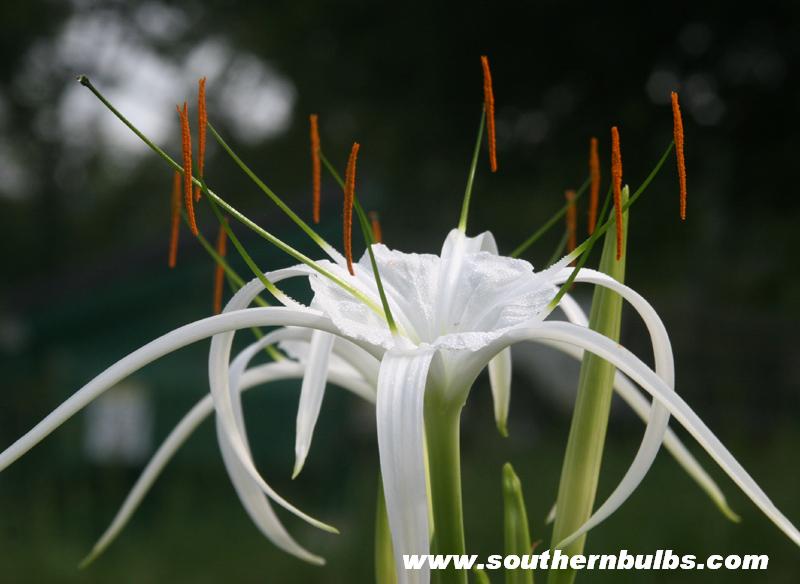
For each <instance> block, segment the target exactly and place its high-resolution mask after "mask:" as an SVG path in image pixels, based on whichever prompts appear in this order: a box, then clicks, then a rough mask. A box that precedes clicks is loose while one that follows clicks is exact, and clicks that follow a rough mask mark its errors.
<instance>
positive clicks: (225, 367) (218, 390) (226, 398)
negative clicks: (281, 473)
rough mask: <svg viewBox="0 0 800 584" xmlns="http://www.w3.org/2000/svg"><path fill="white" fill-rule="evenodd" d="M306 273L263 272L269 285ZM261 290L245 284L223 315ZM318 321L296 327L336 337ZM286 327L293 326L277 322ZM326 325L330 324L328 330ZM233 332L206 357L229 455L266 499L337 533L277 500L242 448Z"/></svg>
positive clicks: (217, 339)
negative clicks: (234, 394) (233, 388)
mask: <svg viewBox="0 0 800 584" xmlns="http://www.w3.org/2000/svg"><path fill="white" fill-rule="evenodd" d="M307 275H308V271H307V270H302V269H299V268H289V269H286V270H277V271H275V272H270V273H267V274H266V276H267V279H268V280H270V281H272V282H279V281H281V280H282V279H284V278H290V277H295V276H307ZM261 290H263V284H262V283H261V281H260V279H255V280H252V281H251V282H249V283H248V284H247V285H246V286H244V287H242V288H241V289H240V290H239V291H237V292H236V294H234V295H233V297H232V298H231V299H230V300H229V301H228V304H227V305H226V306H225V309H224V311H223V314H225V313H228V312H232V313H233V314H236V313H237V312H245V313H251V312H254V311H256V310H258V309H254V308H247V306H249V305H250V303H251V302H252V301H253V299H254V298H255V297H256V295H258V293H259V292H261ZM307 311H308V312H310V313H312V314H317V312H316V311H315V310H312V309H307ZM318 318H323V319H324V321H325V325H324V326H307V325H303V324H300V325H298V326H306V328H315V329H319V330H325V331H326V332H329V333H332V334H340V332H339V329H338V328H336V327H335V326H334V325H333V323H332V322H331V321H330V320H329V319H328V318H327V317H322V315H320V316H319V317H318ZM280 324H287V325H289V326H291V325H293V324H294V323H280ZM328 325H330V326H329V327H328ZM234 334H235V329H234V330H228V331H224V332H220V333H218V334H216V335H214V336H213V338H212V339H211V348H210V350H209V354H208V379H209V386H210V390H211V398H212V400H213V401H214V409H215V410H216V412H217V423H218V424H219V426H220V430H221V431H222V432H224V433H225V435H226V439H227V444H228V445H229V446H230V448H231V451H232V453H233V454H234V455H235V456H236V457H237V458H238V459H239V462H241V465H242V467H243V468H244V470H245V471H246V472H247V474H248V475H250V478H251V479H252V480H253V481H254V482H255V483H256V484H257V485H258V486H259V488H260V489H261V490H262V491H263V492H264V494H266V495H267V496H268V497H270V498H271V499H272V500H273V501H274V502H275V503H277V504H278V505H280V506H281V507H283V508H284V509H286V510H287V511H290V512H291V513H293V514H294V515H296V516H297V517H299V518H301V519H303V520H304V521H306V522H307V523H309V524H310V525H313V526H314V527H317V528H319V529H322V530H323V531H328V532H330V533H338V531H337V530H336V528H334V527H332V526H330V525H327V524H326V523H323V522H322V521H319V520H318V519H315V518H313V517H311V516H309V515H308V514H306V513H304V512H303V511H301V510H300V509H298V508H297V507H295V506H294V505H292V504H291V503H289V502H288V501H286V500H285V499H284V498H283V497H281V496H280V495H279V494H278V493H277V492H275V490H274V489H273V488H272V487H270V485H269V484H268V483H267V482H266V481H265V480H264V478H263V477H262V476H261V474H260V473H259V472H258V470H257V469H256V467H255V463H254V462H253V459H252V456H251V455H250V453H249V451H248V448H247V446H246V441H245V437H244V436H243V432H242V431H241V429H240V428H239V425H238V424H237V414H236V405H235V404H234V401H233V400H232V398H231V392H230V390H229V377H228V376H229V366H230V363H229V359H230V354H231V347H232V345H233V338H234ZM360 346H361V348H362V349H364V350H366V351H367V352H370V353H371V354H373V356H375V357H376V358H378V357H380V354H381V351H380V349H379V348H376V347H374V346H372V345H369V344H366V343H364V344H361V345H360Z"/></svg>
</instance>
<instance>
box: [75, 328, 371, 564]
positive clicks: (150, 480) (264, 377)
mask: <svg viewBox="0 0 800 584" xmlns="http://www.w3.org/2000/svg"><path fill="white" fill-rule="evenodd" d="M283 330H286V331H288V332H292V330H291V329H283ZM265 338H266V337H265ZM259 344H260V343H259ZM259 348H260V347H259ZM304 371H305V368H304V367H303V366H302V365H300V364H298V363H292V362H290V361H281V362H277V363H267V364H265V365H260V366H258V367H254V368H252V369H248V370H246V371H245V372H244V373H243V375H242V377H241V380H240V385H239V391H245V390H248V389H250V388H252V387H255V386H258V385H261V384H263V383H269V382H272V381H279V380H283V379H299V378H301V377H302V375H303V372H304ZM329 379H330V382H331V383H333V384H335V385H337V386H339V387H342V388H344V389H347V390H348V391H350V392H352V393H353V394H355V395H357V396H359V397H364V395H365V392H368V391H369V390H370V389H371V388H370V386H369V384H368V383H367V382H365V381H364V380H363V379H361V378H360V377H356V376H353V375H352V374H350V373H349V372H346V371H343V370H339V369H338V368H334V369H333V370H331V372H330V374H329ZM213 411H214V405H213V402H212V400H211V396H210V395H207V396H205V397H204V398H203V399H201V400H200V401H199V402H198V403H197V404H195V406H194V407H193V408H192V409H191V410H189V412H188V413H187V414H186V415H185V416H184V417H183V418H182V419H181V421H180V422H178V424H177V425H176V426H175V427H174V428H173V430H172V431H171V432H170V434H169V435H168V436H167V438H166V439H165V440H164V442H162V444H161V446H159V448H158V450H157V451H156V453H155V454H154V455H153V457H152V458H151V459H150V461H149V462H148V463H147V466H146V467H145V469H144V470H143V471H142V474H141V475H139V478H138V479H137V480H136V483H135V485H134V486H133V488H132V489H131V491H130V492H129V493H128V496H127V497H126V498H125V501H124V502H123V504H122V506H121V507H120V509H119V510H118V511H117V514H116V515H115V516H114V519H113V520H112V522H111V524H110V525H109V526H108V528H107V529H106V530H105V532H103V534H102V535H101V536H100V538H99V539H98V541H97V543H96V544H95V545H94V546H93V548H92V551H91V553H90V554H89V555H88V556H87V557H86V559H85V560H83V562H81V566H86V565H88V564H89V563H91V562H92V561H93V560H94V559H96V558H97V557H98V556H99V555H100V554H102V553H103V551H105V549H106V548H107V547H108V546H109V545H110V544H111V543H112V542H113V541H114V540H115V539H116V537H117V536H118V535H119V533H120V532H121V531H122V530H123V529H124V528H125V526H126V525H127V523H128V521H129V520H130V518H131V517H132V515H133V514H134V513H135V511H136V509H137V508H138V507H139V505H140V503H141V502H142V500H143V499H144V497H145V496H146V495H147V493H148V492H149V491H150V489H151V487H152V486H153V484H154V483H155V481H156V480H157V479H158V477H159V476H160V474H161V471H163V470H164V468H165V467H166V465H167V464H168V463H169V461H170V460H172V457H173V456H174V455H175V453H176V452H177V451H178V450H179V449H180V447H181V446H183V444H184V442H186V440H187V439H188V438H189V436H191V434H192V433H193V432H194V431H195V430H196V429H197V427H198V426H199V425H200V424H201V423H202V422H203V421H205V419H206V418H207V417H208V416H209V415H210V414H211V413H212V412H213ZM248 477H249V475H248ZM262 527H263V526H261V525H259V529H262ZM263 531H264V530H263V529H262V532H263ZM265 535H266V534H265ZM267 537H268V538H269V539H270V540H272V541H273V542H275V543H276V544H277V542H276V541H275V540H274V539H273V538H272V537H270V536H269V535H267ZM281 549H284V551H287V552H289V553H293V552H292V551H290V549H287V548H286V547H282V546H281ZM294 555H296V554H294Z"/></svg>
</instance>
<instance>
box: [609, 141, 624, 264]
mask: <svg viewBox="0 0 800 584" xmlns="http://www.w3.org/2000/svg"><path fill="white" fill-rule="evenodd" d="M611 180H612V182H613V185H614V211H615V213H616V215H615V217H616V223H617V261H619V260H620V259H622V154H621V153H620V151H619V130H618V129H617V127H616V126H614V127H612V128H611Z"/></svg>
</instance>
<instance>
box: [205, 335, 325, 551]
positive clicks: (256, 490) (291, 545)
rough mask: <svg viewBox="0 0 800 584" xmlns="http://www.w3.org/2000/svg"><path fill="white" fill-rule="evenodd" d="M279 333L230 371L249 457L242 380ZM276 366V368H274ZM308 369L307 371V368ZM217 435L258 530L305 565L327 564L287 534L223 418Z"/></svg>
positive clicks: (247, 351) (238, 359)
mask: <svg viewBox="0 0 800 584" xmlns="http://www.w3.org/2000/svg"><path fill="white" fill-rule="evenodd" d="M277 332H279V331H273V332H272V333H270V334H268V335H266V336H265V337H264V338H262V339H261V340H260V341H259V342H256V343H253V344H252V345H250V346H249V347H248V348H247V349H245V350H244V351H242V352H241V353H239V355H237V356H236V358H235V359H234V360H233V362H232V363H231V366H230V371H229V374H228V375H229V385H228V387H229V390H230V396H231V403H232V404H233V411H234V417H235V420H236V426H237V428H238V430H239V432H240V434H241V436H242V442H243V446H244V448H245V450H246V452H247V454H248V455H249V456H252V454H251V451H250V444H249V441H248V439H247V428H246V426H245V420H244V412H243V411H242V399H241V397H242V396H241V389H240V386H241V378H242V375H243V373H244V371H245V369H246V368H247V366H248V364H249V363H250V361H251V360H252V358H253V357H254V356H255V355H256V353H257V352H258V351H260V350H261V348H262V346H266V345H267V344H272V343H274V342H275V337H277V336H278V335H277V334H276V333H277ZM271 365H272V364H271ZM303 369H305V368H303ZM215 426H216V434H217V442H218V443H219V449H220V453H221V454H222V461H223V463H224V464H225V469H226V470H227V471H228V477H229V478H230V479H231V483H232V484H233V488H234V490H235V491H236V494H237V496H238V497H239V501H241V503H242V506H243V507H244V508H245V511H246V512H247V514H248V515H249V516H250V519H252V521H253V523H255V525H256V527H257V528H258V529H259V530H260V531H261V533H263V534H264V536H265V537H266V538H267V539H269V540H270V541H272V542H274V543H275V545H277V546H278V547H279V548H281V549H283V550H284V551H286V552H288V553H290V554H292V555H294V556H296V557H298V558H300V559H301V560H303V561H306V562H309V563H311V564H316V565H322V564H324V563H325V560H324V559H323V558H321V557H320V556H317V555H315V554H312V553H311V552H309V551H308V550H306V549H305V548H303V547H302V546H300V545H299V544H298V543H297V542H296V541H295V540H294V539H293V538H292V537H291V536H290V535H289V533H288V532H287V531H286V528H284V526H283V524H282V523H281V522H280V520H279V519H278V517H277V515H275V511H274V510H273V509H272V505H270V503H269V499H267V497H266V496H265V495H264V493H263V492H262V491H261V488H260V485H258V484H257V483H256V482H255V481H253V479H252V478H251V477H250V475H249V474H248V472H247V469H246V468H245V467H244V466H243V465H242V463H241V461H240V460H239V458H238V457H237V456H236V454H235V453H234V451H233V446H232V445H231V443H230V441H229V439H228V434H226V433H225V431H224V430H223V427H222V425H221V424H220V421H219V415H217V416H216V425H215Z"/></svg>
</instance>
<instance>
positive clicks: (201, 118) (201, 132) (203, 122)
mask: <svg viewBox="0 0 800 584" xmlns="http://www.w3.org/2000/svg"><path fill="white" fill-rule="evenodd" d="M207 125H208V113H207V112H206V78H205V77H203V78H202V79H200V81H199V82H198V89H197V177H198V178H203V171H204V169H205V160H206V126H207ZM200 193H201V190H200V187H196V188H195V190H194V200H195V201H199V200H200Z"/></svg>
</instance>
